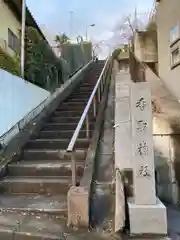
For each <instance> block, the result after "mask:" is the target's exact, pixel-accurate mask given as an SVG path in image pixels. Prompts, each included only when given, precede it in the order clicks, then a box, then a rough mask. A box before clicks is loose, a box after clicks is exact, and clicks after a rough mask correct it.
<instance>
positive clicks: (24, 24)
mask: <svg viewBox="0 0 180 240" xmlns="http://www.w3.org/2000/svg"><path fill="white" fill-rule="evenodd" d="M25 27H26V0H22V22H21V76H22V78H24V59H25V49H24V48H25Z"/></svg>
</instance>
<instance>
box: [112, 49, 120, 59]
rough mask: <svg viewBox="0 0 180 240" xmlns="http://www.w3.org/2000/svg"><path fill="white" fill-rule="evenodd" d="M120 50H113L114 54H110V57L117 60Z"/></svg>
mask: <svg viewBox="0 0 180 240" xmlns="http://www.w3.org/2000/svg"><path fill="white" fill-rule="evenodd" d="M121 51H122V49H121V48H117V49H115V50H114V52H113V53H112V56H113V58H114V59H117V57H118V56H119V54H120V53H121Z"/></svg>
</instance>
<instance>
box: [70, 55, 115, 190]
mask: <svg viewBox="0 0 180 240" xmlns="http://www.w3.org/2000/svg"><path fill="white" fill-rule="evenodd" d="M110 67H111V57H108V58H107V60H106V63H105V65H104V67H103V70H102V72H101V74H100V76H99V78H98V81H97V83H96V85H95V87H94V89H93V91H92V93H91V96H90V98H89V100H88V103H87V105H86V107H85V109H84V111H83V113H82V116H81V118H80V120H79V123H78V125H77V127H76V129H75V131H74V134H73V136H72V138H71V140H70V143H69V145H68V148H67V150H66V151H67V152H68V153H69V154H70V156H71V168H72V185H73V186H76V159H75V144H76V141H77V140H78V136H79V134H80V131H81V129H82V127H83V124H84V123H85V131H86V138H88V139H89V138H90V134H89V132H90V121H89V110H90V109H91V107H92V108H93V115H94V117H96V116H97V113H98V111H97V109H98V104H100V103H101V100H102V97H103V93H104V90H105V88H106V83H107V81H106V80H107V76H108V72H109V69H110Z"/></svg>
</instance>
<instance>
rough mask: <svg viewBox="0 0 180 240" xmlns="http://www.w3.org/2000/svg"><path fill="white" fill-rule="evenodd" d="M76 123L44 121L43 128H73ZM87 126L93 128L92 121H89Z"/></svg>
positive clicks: (83, 128)
mask: <svg viewBox="0 0 180 240" xmlns="http://www.w3.org/2000/svg"><path fill="white" fill-rule="evenodd" d="M76 127H77V123H46V124H45V126H44V128H43V130H50V131H53V130H57V131H59V130H75V129H76ZM89 128H90V129H92V128H93V123H91V122H90V124H89ZM82 130H85V125H83V126H82Z"/></svg>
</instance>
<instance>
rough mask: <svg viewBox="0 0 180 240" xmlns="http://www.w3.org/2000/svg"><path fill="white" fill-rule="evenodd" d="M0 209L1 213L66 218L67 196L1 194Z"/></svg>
mask: <svg viewBox="0 0 180 240" xmlns="http://www.w3.org/2000/svg"><path fill="white" fill-rule="evenodd" d="M0 209H1V211H3V212H6V211H10V212H20V213H23V212H26V213H43V214H44V213H46V214H52V215H57V216H64V217H67V195H66V194H62V195H53V196H47V195H37V194H30V195H28V194H25V195H20V194H11V195H7V194H3V195H2V194H1V195H0Z"/></svg>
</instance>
